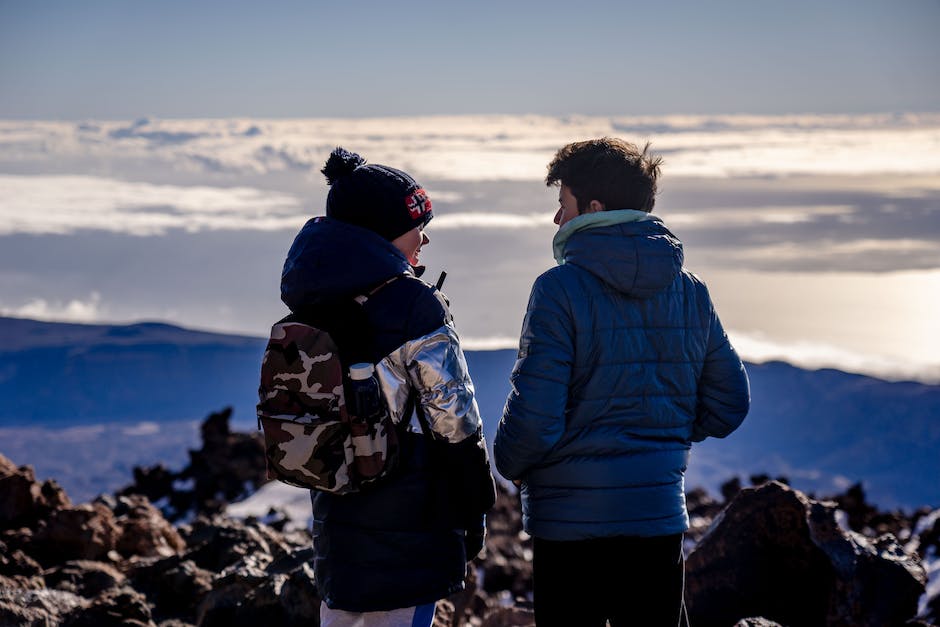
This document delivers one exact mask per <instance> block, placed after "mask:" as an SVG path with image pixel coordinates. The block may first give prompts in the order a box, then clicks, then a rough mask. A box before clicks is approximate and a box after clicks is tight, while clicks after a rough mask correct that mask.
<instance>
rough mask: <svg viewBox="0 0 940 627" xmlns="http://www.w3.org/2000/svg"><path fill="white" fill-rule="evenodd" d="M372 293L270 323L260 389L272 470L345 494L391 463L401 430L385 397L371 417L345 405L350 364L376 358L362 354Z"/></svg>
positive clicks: (273, 474) (288, 479) (297, 482)
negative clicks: (360, 416)
mask: <svg viewBox="0 0 940 627" xmlns="http://www.w3.org/2000/svg"><path fill="white" fill-rule="evenodd" d="M395 278H398V277H395ZM392 280H394V279H391V280H389V281H387V282H386V283H383V284H382V285H380V286H379V287H378V288H376V289H375V290H373V291H372V292H370V293H369V295H368V296H371V295H372V294H374V293H375V292H376V291H378V290H379V289H381V288H382V287H384V286H385V285H387V284H388V283H390V282H391V281H392ZM368 296H359V297H356V298H355V299H352V300H350V301H349V302H342V303H336V304H334V305H332V306H330V307H321V308H320V310H319V311H306V312H301V313H296V314H291V315H290V316H287V317H286V318H284V319H282V320H280V321H278V322H277V323H275V324H274V326H273V327H272V328H271V336H270V339H269V341H268V345H267V348H266V349H265V351H264V358H263V360H262V363H261V386H260V387H259V389H258V398H259V403H258V428H259V429H261V430H263V431H264V446H265V456H266V458H267V465H268V478H270V479H277V480H278V481H282V482H284V483H287V484H290V485H293V486H297V487H301V488H311V489H314V490H323V491H326V492H331V493H334V494H348V493H352V492H358V491H359V490H361V489H362V488H364V487H366V486H368V485H369V484H372V483H374V482H376V481H378V480H380V479H381V478H383V477H385V476H387V475H388V474H389V473H390V472H391V471H392V470H393V469H394V467H395V464H396V462H397V459H398V433H397V431H396V430H395V425H394V423H393V421H392V419H391V416H390V415H389V413H388V408H387V406H386V405H385V401H384V399H381V406H382V411H381V413H380V415H379V416H378V417H377V418H376V417H373V419H371V420H365V419H363V420H359V419H357V417H356V416H353V415H351V412H350V411H349V409H348V407H347V405H346V398H347V394H348V392H349V389H350V388H349V381H348V376H347V374H346V373H347V369H348V365H349V364H351V363H354V362H356V361H365V362H371V361H372V359H371V356H369V357H368V358H365V357H364V356H365V355H366V353H368V351H369V348H370V342H369V336H370V333H369V325H368V321H367V318H366V316H365V314H364V312H363V307H364V306H365V303H366V301H367V300H368ZM327 329H329V331H328V330H327ZM337 340H339V341H337Z"/></svg>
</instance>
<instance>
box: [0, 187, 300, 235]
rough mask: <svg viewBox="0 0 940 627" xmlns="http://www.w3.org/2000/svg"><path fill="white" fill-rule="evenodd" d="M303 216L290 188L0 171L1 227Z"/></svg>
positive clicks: (228, 222) (164, 224) (170, 224)
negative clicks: (190, 184) (284, 190)
mask: <svg viewBox="0 0 940 627" xmlns="http://www.w3.org/2000/svg"><path fill="white" fill-rule="evenodd" d="M303 216H304V210H303V207H302V206H301V203H300V201H299V200H298V199H297V198H295V197H294V196H291V195H289V194H284V193H281V192H271V191H266V190H260V189H253V188H247V187H232V188H222V187H206V186H193V187H184V186H179V185H153V184H150V183H136V182H127V181H119V180H115V179H107V178H100V177H92V176H15V175H2V174H0V235H5V234H10V233H36V234H41V233H50V234H52V233H54V234H66V233H74V232H75V231H77V230H82V229H99V230H103V231H113V232H122V233H130V234H133V235H161V234H164V233H166V232H167V231H168V230H170V229H183V230H186V231H190V232H192V231H201V230H213V229H254V230H276V229H284V228H296V227H298V226H299V225H301V224H303Z"/></svg>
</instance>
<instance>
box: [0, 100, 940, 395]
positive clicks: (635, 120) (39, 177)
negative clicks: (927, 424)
mask: <svg viewBox="0 0 940 627" xmlns="http://www.w3.org/2000/svg"><path fill="white" fill-rule="evenodd" d="M604 135H613V136H621V137H624V138H627V139H629V140H631V141H635V142H637V143H644V142H646V141H650V142H652V147H653V150H654V151H656V152H657V153H659V154H661V155H662V156H663V157H664V159H665V162H664V165H663V179H662V182H661V194H660V196H659V199H658V201H657V210H656V212H657V213H658V214H659V215H661V216H662V217H663V218H664V219H665V220H666V223H667V224H668V225H669V226H670V228H672V229H673V231H674V232H676V234H677V235H679V236H680V237H681V238H682V239H683V241H684V242H685V244H686V259H687V264H688V266H689V267H690V268H691V269H693V270H694V271H696V272H697V273H698V274H700V275H701V276H703V277H704V278H705V279H706V281H708V282H709V284H710V285H711V286H712V292H713V295H714V296H715V299H716V301H717V302H718V303H719V309H720V313H721V315H722V318H723V320H724V321H725V324H726V326H727V327H728V328H729V329H730V332H731V334H732V337H733V338H736V342H737V343H738V344H739V346H740V347H741V350H742V352H743V353H744V354H745V355H746V356H750V357H752V358H761V359H763V358H784V359H788V360H790V361H793V362H794V363H797V364H799V365H813V366H817V365H823V366H826V365H828V366H841V367H844V368H846V369H851V370H855V371H861V372H868V373H874V374H880V375H883V376H890V377H895V378H897V377H900V378H919V379H922V380H931V381H933V380H940V360H938V357H937V354H938V352H940V351H938V350H937V349H938V348H940V335H938V331H936V330H935V329H934V327H936V326H937V325H935V324H934V323H933V322H932V320H933V319H934V318H935V315H936V312H937V311H938V310H940V302H938V300H937V297H935V296H933V294H937V293H940V271H938V270H940V246H938V242H940V114H935V113H929V114H885V115H863V116H833V115H828V116H805V115H804V116H796V115H794V116H663V117H584V116H568V117H547V116H493V115H491V116H427V117H412V118H372V119H309V120H303V119H298V120H259V119H221V120H162V119H161V120H157V119H146V118H142V119H139V120H136V121H127V120H124V121H84V122H56V121H0V314H5V315H21V316H26V317H35V318H51V319H72V320H81V321H97V320H104V321H125V320H136V319H141V318H145V319H162V320H169V321H171V322H176V323H180V324H183V325H188V326H196V327H201V328H210V329H218V330H224V331H234V332H240V333H251V334H254V335H261V334H263V333H264V329H265V327H266V326H267V325H268V324H269V323H270V321H271V320H272V318H276V317H277V316H278V315H279V314H280V313H281V312H282V309H283V308H282V306H281V305H280V304H279V302H278V296H277V280H278V273H279V270H280V263H281V262H282V260H283V255H284V252H285V251H286V249H287V247H288V246H289V244H290V240H291V238H292V237H293V234H294V233H295V232H296V230H297V229H298V228H299V227H300V226H301V225H302V224H303V222H304V221H305V220H306V219H307V218H309V217H310V216H312V215H317V214H320V213H322V206H323V200H324V198H325V195H326V192H327V188H326V185H325V182H324V181H323V177H322V175H320V174H319V172H318V170H319V168H320V167H321V166H322V164H323V162H324V161H325V159H326V157H327V155H328V154H329V152H330V151H331V150H332V149H333V147H335V146H337V145H343V146H345V147H347V148H349V149H352V150H355V151H357V152H360V153H361V154H362V155H363V156H365V157H366V158H367V159H368V160H369V161H371V162H375V163H386V164H390V165H394V166H396V167H400V168H402V169H405V170H407V171H409V172H410V173H412V174H413V175H415V177H416V178H418V179H419V180H420V181H421V182H422V183H423V184H424V186H425V187H426V188H428V190H429V192H430V194H431V198H432V200H433V202H434V206H435V214H436V217H435V219H434V221H433V222H432V223H431V227H430V229H429V233H430V234H431V237H432V245H431V246H429V247H428V248H427V249H426V251H425V253H424V254H423V260H424V262H425V263H427V265H428V266H429V268H430V270H429V272H432V273H433V274H434V276H433V277H432V278H436V273H437V272H438V271H439V270H441V269H446V270H447V271H448V273H449V278H448V282H447V284H446V286H445V289H446V290H447V292H448V294H449V296H450V297H451V300H452V302H453V306H454V311H455V314H456V315H457V319H458V326H459V328H460V329H461V332H462V333H463V334H464V336H465V337H466V339H467V340H468V344H469V345H470V346H474V347H477V348H492V347H505V346H510V345H512V344H513V343H514V342H515V338H516V336H517V334H518V330H519V325H520V323H521V318H522V312H523V310H524V308H525V301H526V297H527V294H528V288H529V286H530V285H531V282H532V280H533V279H534V278H535V276H537V275H538V274H539V273H540V272H541V271H543V270H545V269H547V268H548V267H550V265H551V264H552V263H553V262H552V260H551V255H550V240H551V236H552V234H553V232H554V228H555V227H554V225H553V224H552V222H551V218H552V215H553V213H554V210H555V208H556V200H555V195H556V194H557V192H556V191H555V190H553V189H550V188H546V187H545V186H544V184H543V183H542V178H543V177H544V174H545V167H546V164H547V162H548V161H549V160H550V159H551V157H552V155H553V153H554V151H555V150H557V148H559V147H560V146H561V145H563V144H565V143H567V142H570V141H575V140H579V139H585V138H590V137H598V136H604ZM929 312H932V313H929Z"/></svg>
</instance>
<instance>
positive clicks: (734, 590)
mask: <svg viewBox="0 0 940 627" xmlns="http://www.w3.org/2000/svg"><path fill="white" fill-rule="evenodd" d="M686 572H687V575H686V591H687V597H686V598H687V602H688V606H689V614H690V618H691V622H692V624H694V625H696V626H697V627H709V626H715V627H718V626H723V625H730V624H734V623H735V622H736V621H739V620H741V619H744V618H746V617H752V616H761V617H765V618H766V619H769V620H775V621H778V622H780V623H783V624H786V625H791V624H792V625H805V626H807V627H813V626H816V625H818V626H835V625H846V626H848V625H852V626H853V627H868V626H871V627H875V626H878V627H885V626H888V625H900V624H903V623H904V622H905V621H906V620H908V619H910V618H913V616H914V615H915V614H916V611H917V599H918V597H919V596H920V594H921V593H922V592H923V590H924V580H925V577H924V571H923V568H922V567H921V566H920V563H919V561H918V560H917V558H916V557H913V556H911V555H908V554H906V553H904V552H903V550H902V549H901V547H900V546H899V545H898V543H897V541H896V540H895V539H894V538H893V537H892V536H883V537H881V538H877V539H874V540H872V539H867V538H865V537H864V536H861V535H859V534H857V533H853V532H847V531H844V530H842V529H840V528H839V526H838V524H837V522H836V509H835V507H834V505H833V504H831V503H822V502H818V501H813V500H811V499H809V498H808V497H806V496H805V495H803V494H802V493H800V492H797V491H795V490H791V489H790V488H788V487H787V486H785V485H783V484H781V483H779V482H771V483H767V484H764V485H762V486H760V487H757V488H749V489H744V490H742V491H741V492H740V493H739V494H738V495H737V496H736V497H735V499H734V501H732V502H731V504H730V505H729V506H728V507H727V509H726V510H725V511H724V512H723V513H722V514H721V515H720V516H719V517H718V519H716V521H715V523H714V524H713V526H712V528H711V529H710V530H709V532H708V533H707V534H706V535H705V537H704V538H703V539H702V540H701V542H700V543H699V544H698V546H697V547H696V548H695V550H694V551H693V552H692V554H691V555H690V556H689V559H688V561H687V568H686Z"/></svg>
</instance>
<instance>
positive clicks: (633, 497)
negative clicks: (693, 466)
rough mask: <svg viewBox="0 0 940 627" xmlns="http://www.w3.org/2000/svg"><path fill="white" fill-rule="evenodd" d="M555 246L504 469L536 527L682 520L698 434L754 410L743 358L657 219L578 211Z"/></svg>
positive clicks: (501, 432) (535, 296) (539, 294)
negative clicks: (556, 262) (516, 481)
mask: <svg viewBox="0 0 940 627" xmlns="http://www.w3.org/2000/svg"><path fill="white" fill-rule="evenodd" d="M555 252H556V258H557V259H558V260H559V263H560V264H561V265H559V266H558V267H555V268H552V269H551V270H548V271H547V272H545V273H544V274H542V275H541V276H540V277H539V278H538V279H536V281H535V285H534V286H533V288H532V294H531V297H530V300H529V306H528V310H527V312H526V317H525V321H524V323H523V328H522V337H521V340H520V348H519V357H518V360H517V361H516V364H515V367H514V369H513V373H512V379H511V381H512V392H511V393H510V396H509V399H508V401H507V403H506V408H505V410H504V413H503V417H502V420H501V421H500V424H499V427H498V430H497V434H496V439H495V441H494V445H493V446H494V458H495V462H496V467H497V468H498V470H499V471H500V472H501V473H502V474H503V475H504V476H505V477H507V478H509V479H521V480H522V506H523V523H524V525H525V529H526V530H527V531H528V532H529V533H530V534H532V535H534V536H537V537H539V538H544V539H548V540H581V539H587V538H595V537H607V536H615V535H635V536H657V535H667V534H673V533H680V532H682V531H685V530H686V529H687V528H688V514H687V512H686V508H685V494H684V481H683V477H684V473H685V469H686V465H687V462H688V454H689V449H690V447H691V442H692V441H697V440H702V439H704V438H705V437H707V436H714V437H724V436H726V435H728V434H729V433H731V432H732V431H733V430H734V429H735V428H736V427H737V426H738V425H739V424H740V423H741V421H742V420H743V419H744V416H745V415H746V414H747V410H748V406H749V390H748V381H747V375H746V373H745V371H744V366H743V364H742V363H741V360H740V358H739V357H738V355H737V353H735V351H734V349H733V348H732V346H731V344H730V343H729V342H728V338H727V336H726V335H725V332H724V330H723V329H722V326H721V323H720V322H719V320H718V316H717V314H716V313H715V309H714V307H713V306H712V302H711V299H710V297H709V295H708V290H707V288H706V287H705V284H704V283H702V281H701V280H699V279H698V278H697V277H695V276H694V275H693V274H691V273H689V272H687V271H685V270H683V269H682V260H683V256H682V245H681V243H680V242H679V240H678V239H677V238H676V237H675V236H674V235H673V234H672V233H670V232H669V230H668V229H667V228H666V227H665V226H664V225H663V224H662V222H661V221H660V220H659V219H658V218H656V217H654V216H651V215H649V214H645V213H642V212H639V211H631V210H621V211H605V212H601V213H594V214H586V215H582V216H578V217H577V218H575V219H573V220H571V221H569V222H568V223H566V224H565V225H564V226H563V227H562V228H561V229H560V230H559V232H558V234H557V235H556V237H555Z"/></svg>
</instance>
